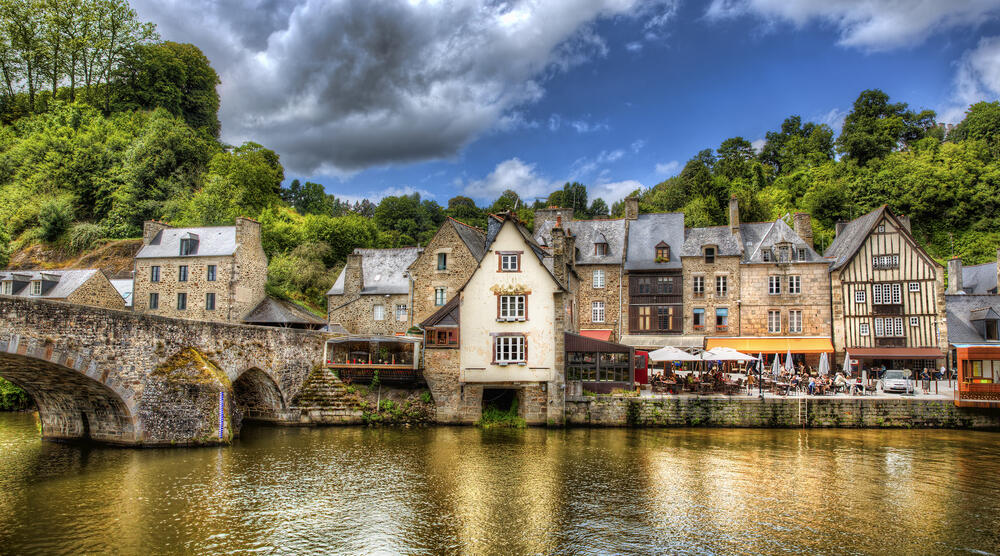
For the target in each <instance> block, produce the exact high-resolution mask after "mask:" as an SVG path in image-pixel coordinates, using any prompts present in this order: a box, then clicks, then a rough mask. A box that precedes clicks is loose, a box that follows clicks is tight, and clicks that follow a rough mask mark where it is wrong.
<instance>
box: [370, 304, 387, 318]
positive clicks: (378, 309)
mask: <svg viewBox="0 0 1000 556" xmlns="http://www.w3.org/2000/svg"><path fill="white" fill-rule="evenodd" d="M372 319H374V320H385V305H375V306H373V307H372Z"/></svg>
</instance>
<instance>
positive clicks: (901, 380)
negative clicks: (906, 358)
mask: <svg viewBox="0 0 1000 556" xmlns="http://www.w3.org/2000/svg"><path fill="white" fill-rule="evenodd" d="M913 388H914V385H913V381H912V380H911V379H910V375H909V374H908V373H906V372H904V371H901V370H898V369H888V370H886V371H885V373H884V374H883V375H882V391H883V392H898V393H900V394H912V393H913Z"/></svg>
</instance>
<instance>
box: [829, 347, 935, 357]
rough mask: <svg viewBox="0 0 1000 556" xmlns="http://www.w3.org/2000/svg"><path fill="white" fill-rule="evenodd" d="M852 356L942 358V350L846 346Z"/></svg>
mask: <svg viewBox="0 0 1000 556" xmlns="http://www.w3.org/2000/svg"><path fill="white" fill-rule="evenodd" d="M847 353H850V354H851V357H852V358H858V357H864V358H866V359H942V358H944V352H942V351H941V350H939V349H937V348H905V347H894V348H847Z"/></svg>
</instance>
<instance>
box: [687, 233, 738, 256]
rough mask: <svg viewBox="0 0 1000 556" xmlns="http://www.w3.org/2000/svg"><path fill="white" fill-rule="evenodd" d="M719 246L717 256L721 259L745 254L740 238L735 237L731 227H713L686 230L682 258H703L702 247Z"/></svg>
mask: <svg viewBox="0 0 1000 556" xmlns="http://www.w3.org/2000/svg"><path fill="white" fill-rule="evenodd" d="M705 245H715V246H717V248H718V249H717V251H716V254H717V255H719V256H720V257H735V256H740V255H742V254H743V246H742V245H740V242H739V238H738V237H737V236H735V235H733V232H732V230H730V228H729V226H712V227H709V228H687V229H686V230H684V247H682V248H681V256H682V257H700V256H702V247H703V246H705Z"/></svg>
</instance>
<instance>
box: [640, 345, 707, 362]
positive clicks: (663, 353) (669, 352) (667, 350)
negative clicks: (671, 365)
mask: <svg viewBox="0 0 1000 556" xmlns="http://www.w3.org/2000/svg"><path fill="white" fill-rule="evenodd" d="M649 360H650V361H701V357H698V356H697V355H691V354H690V353H688V352H686V351H684V350H683V349H680V348H675V347H674V346H664V347H661V348H660V349H658V350H656V351H651V352H649Z"/></svg>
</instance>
